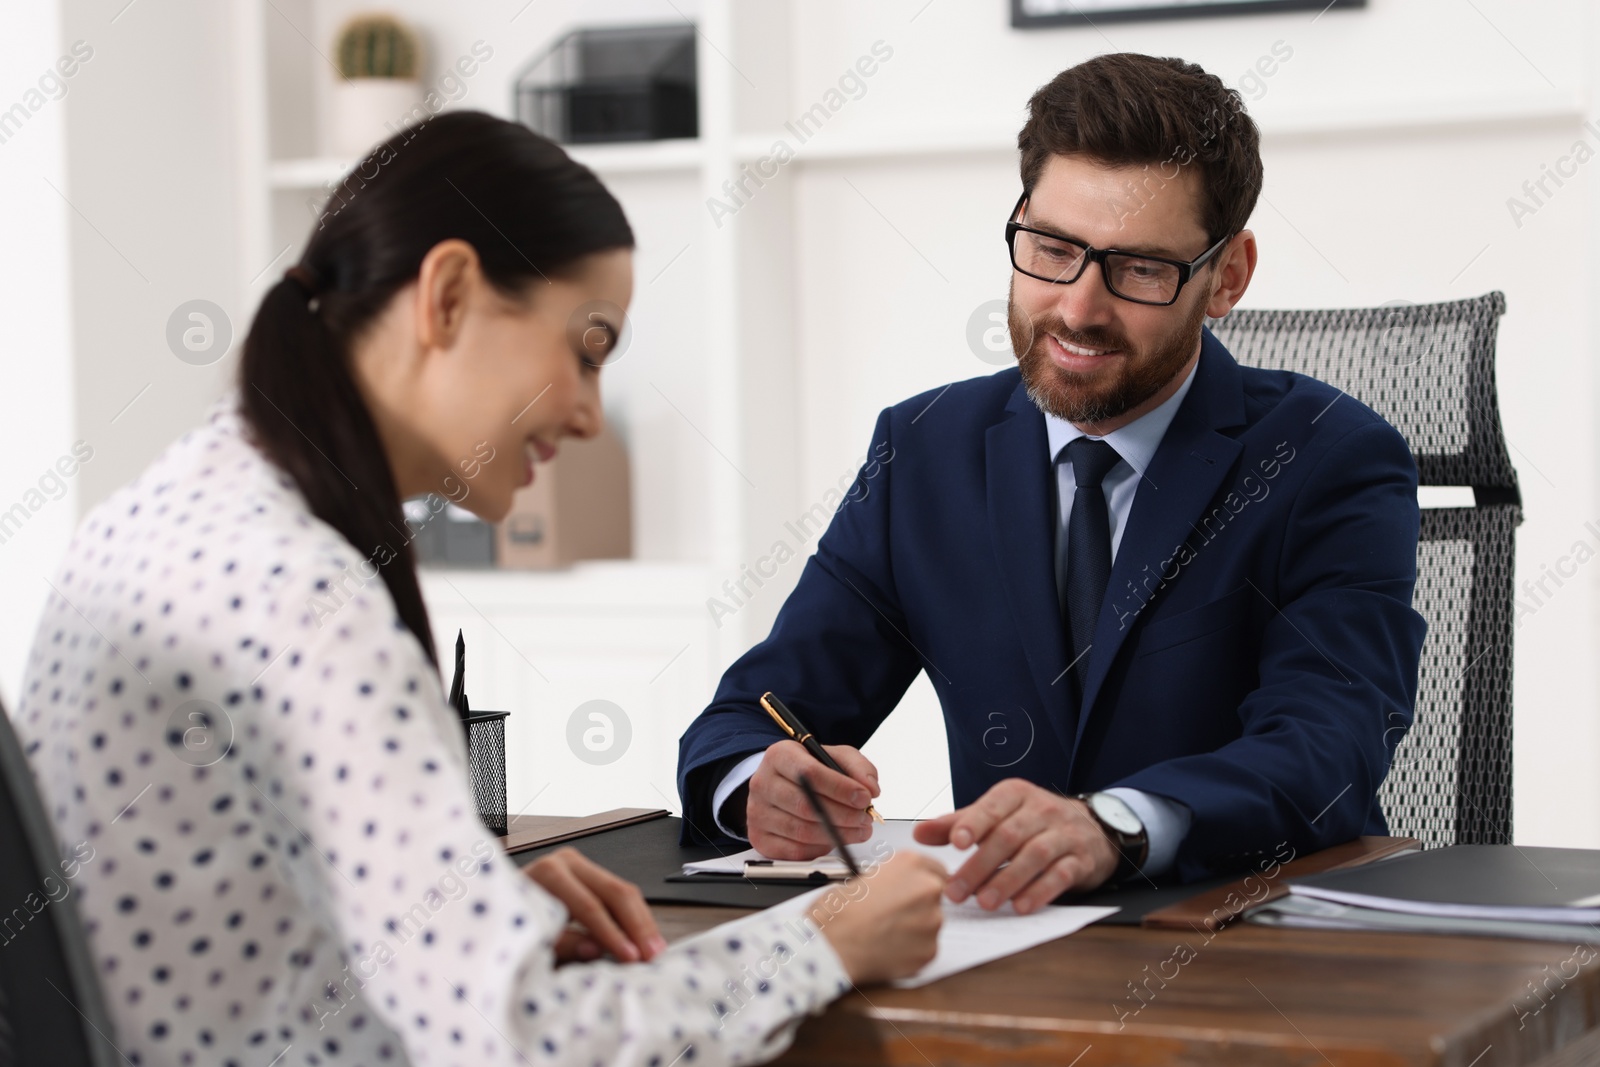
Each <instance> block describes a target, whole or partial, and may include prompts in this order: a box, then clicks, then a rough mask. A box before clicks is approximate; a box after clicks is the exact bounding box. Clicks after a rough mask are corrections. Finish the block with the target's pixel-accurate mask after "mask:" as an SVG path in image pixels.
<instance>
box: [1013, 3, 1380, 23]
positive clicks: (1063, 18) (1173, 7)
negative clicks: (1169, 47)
mask: <svg viewBox="0 0 1600 1067" xmlns="http://www.w3.org/2000/svg"><path fill="white" fill-rule="evenodd" d="M1059 2H1060V3H1062V4H1063V5H1064V6H1065V7H1066V8H1067V10H1065V11H1056V12H1051V13H1049V14H1033V13H1029V12H1027V11H1025V10H1024V7H1025V6H1027V0H1011V28H1012V29H1015V30H1039V29H1049V28H1052V27H1059V26H1090V25H1094V24H1096V23H1101V22H1135V21H1144V20H1148V19H1183V18H1210V17H1212V16H1214V15H1265V14H1269V13H1272V12H1278V11H1319V10H1320V11H1325V10H1329V9H1340V10H1344V9H1351V8H1363V7H1366V6H1367V0H1331V2H1330V0H1195V2H1191V3H1187V4H1163V5H1161V6H1149V5H1138V4H1135V3H1134V0H1059ZM1089 4H1094V5H1098V4H1106V5H1107V6H1105V7H1098V6H1095V7H1092V8H1091V9H1090V10H1083V8H1084V7H1085V6H1086V5H1089ZM1119 4H1120V5H1127V6H1118V5H1119Z"/></svg>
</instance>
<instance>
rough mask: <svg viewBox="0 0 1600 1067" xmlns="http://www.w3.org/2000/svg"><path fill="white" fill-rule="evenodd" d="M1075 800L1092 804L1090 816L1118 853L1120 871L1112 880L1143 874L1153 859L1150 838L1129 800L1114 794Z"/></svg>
mask: <svg viewBox="0 0 1600 1067" xmlns="http://www.w3.org/2000/svg"><path fill="white" fill-rule="evenodd" d="M1072 799H1074V800H1081V801H1083V802H1084V804H1086V805H1088V808H1089V814H1090V815H1093V816H1094V819H1095V822H1097V823H1099V824H1100V829H1102V830H1104V831H1105V834H1106V837H1107V838H1109V839H1110V840H1111V844H1112V845H1113V846H1115V848H1116V850H1117V855H1118V857H1119V859H1118V861H1117V869H1116V871H1115V872H1114V873H1113V874H1112V875H1111V879H1110V880H1111V881H1113V882H1123V881H1126V880H1127V879H1129V878H1131V877H1133V876H1134V875H1135V874H1137V873H1139V869H1140V868H1142V867H1143V866H1144V863H1145V860H1147V859H1149V858H1150V835H1149V833H1147V832H1146V831H1145V828H1144V823H1142V822H1140V821H1139V816H1138V815H1136V814H1135V813H1134V810H1133V809H1132V808H1131V807H1129V806H1128V803H1127V801H1125V800H1123V799H1122V798H1121V797H1117V796H1113V795H1111V794H1110V793H1079V794H1078V795H1076V796H1074V797H1073V798H1072Z"/></svg>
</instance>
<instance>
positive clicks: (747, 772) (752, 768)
mask: <svg viewBox="0 0 1600 1067" xmlns="http://www.w3.org/2000/svg"><path fill="white" fill-rule="evenodd" d="M765 755H766V752H765V751H764V750H763V751H761V752H752V753H751V754H750V755H748V756H746V757H745V758H744V759H742V760H740V761H739V762H738V763H736V764H734V765H733V770H731V771H729V772H728V773H727V774H726V775H724V776H723V779H722V782H721V783H720V784H719V785H718V786H717V790H716V792H714V793H712V794H711V821H712V822H714V823H716V824H717V829H718V830H721V831H722V832H723V833H725V834H727V835H728V836H729V837H736V838H738V839H739V840H740V841H748V840H750V839H749V838H748V837H746V836H745V835H744V834H741V833H736V832H735V831H733V830H730V829H728V828H727V827H726V826H724V825H723V823H722V805H724V804H726V803H727V802H728V798H729V797H731V796H732V795H733V792H734V790H736V789H738V788H739V787H740V786H741V785H744V784H745V783H746V782H748V781H749V780H750V779H751V778H753V777H755V773H756V768H757V767H759V766H761V757H763V756H765ZM1124 792H1128V793H1134V792H1138V790H1134V789H1128V790H1124ZM1130 803H1131V802H1130ZM1135 810H1138V809H1135ZM1184 816H1185V819H1187V816H1188V810H1187V809H1185V811H1184ZM1187 825H1188V824H1187V822H1185V826H1187ZM1174 848H1176V846H1174Z"/></svg>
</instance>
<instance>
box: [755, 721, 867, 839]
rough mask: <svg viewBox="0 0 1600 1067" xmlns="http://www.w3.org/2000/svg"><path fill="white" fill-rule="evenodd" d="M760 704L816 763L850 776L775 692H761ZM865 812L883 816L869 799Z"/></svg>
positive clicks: (847, 776)
mask: <svg viewBox="0 0 1600 1067" xmlns="http://www.w3.org/2000/svg"><path fill="white" fill-rule="evenodd" d="M761 706H762V707H763V708H765V709H766V712H767V714H768V715H771V716H772V720H773V721H774V722H776V723H777V724H778V725H779V726H781V727H783V732H784V733H786V734H788V735H789V736H790V737H792V738H794V739H795V740H796V741H798V742H800V743H801V744H802V745H804V746H805V750H806V751H807V752H809V753H811V755H812V757H813V758H814V759H815V760H816V761H817V762H818V763H820V764H822V765H823V766H824V767H826V768H828V769H829V770H831V771H838V772H839V773H840V774H842V775H844V776H845V777H846V778H849V777H850V772H849V771H847V770H845V769H844V768H843V767H841V766H839V764H838V763H836V762H835V761H834V758H833V757H832V756H830V755H828V753H827V750H826V749H824V748H823V747H822V742H820V741H818V740H817V739H816V737H815V735H813V734H812V733H811V731H810V730H808V729H806V727H805V724H804V723H802V722H801V721H800V720H799V719H798V718H796V717H795V714H794V712H792V711H790V710H789V708H788V706H787V705H786V704H784V702H783V701H781V700H779V699H778V697H777V695H776V694H774V693H762V694H761ZM867 814H868V815H870V816H872V818H873V819H874V820H875V821H877V822H882V821H883V816H882V815H879V814H878V809H877V808H875V807H873V806H872V801H871V800H868V801H867Z"/></svg>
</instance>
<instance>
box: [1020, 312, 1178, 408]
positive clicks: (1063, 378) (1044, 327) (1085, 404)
mask: <svg viewBox="0 0 1600 1067" xmlns="http://www.w3.org/2000/svg"><path fill="white" fill-rule="evenodd" d="M1205 317H1206V305H1205V301H1203V300H1201V301H1197V302H1196V303H1195V306H1194V310H1193V311H1192V312H1190V313H1189V316H1188V318H1187V319H1186V320H1185V321H1183V322H1182V323H1180V324H1179V325H1178V326H1177V328H1176V329H1174V330H1173V332H1172V333H1171V334H1170V335H1169V336H1168V337H1167V338H1166V339H1165V340H1163V341H1161V342H1160V343H1158V344H1157V345H1156V347H1155V348H1154V349H1153V350H1151V351H1149V352H1135V351H1134V349H1133V348H1132V347H1131V346H1130V345H1129V344H1128V341H1127V339H1126V338H1123V337H1119V336H1117V335H1116V334H1114V333H1111V332H1110V331H1108V330H1103V329H1099V328H1096V329H1093V330H1089V331H1084V332H1080V331H1078V330H1070V329H1068V328H1067V325H1066V323H1064V322H1062V321H1061V318H1060V316H1058V315H1055V314H1053V313H1052V314H1051V315H1049V316H1047V317H1045V318H1041V319H1038V320H1034V321H1030V320H1028V319H1027V318H1025V317H1023V315H1022V312H1020V311H1019V310H1018V309H1017V302H1016V297H1015V293H1013V294H1012V298H1011V300H1010V303H1009V308H1008V310H1007V314H1006V324H1007V327H1008V328H1009V330H1010V332H1011V350H1012V351H1013V352H1016V353H1018V358H1017V365H1018V367H1019V368H1020V369H1021V371H1022V381H1023V384H1024V385H1026V386H1027V389H1028V399H1029V400H1032V401H1033V403H1034V406H1036V407H1037V408H1038V409H1039V410H1040V411H1042V412H1044V413H1045V414H1046V415H1054V416H1056V417H1057V418H1060V419H1065V420H1067V421H1068V422H1071V423H1079V424H1083V425H1087V426H1093V425H1096V424H1097V423H1103V422H1107V421H1109V420H1111V419H1114V418H1116V417H1117V416H1119V415H1122V414H1123V413H1125V412H1127V411H1130V410H1132V409H1133V408H1136V407H1138V406H1139V405H1140V404H1142V403H1144V402H1145V401H1146V400H1149V399H1150V398H1151V397H1152V396H1154V395H1155V394H1156V393H1158V392H1160V391H1161V387H1162V386H1164V385H1166V384H1167V383H1168V382H1170V381H1172V379H1173V378H1174V377H1176V376H1177V374H1178V372H1179V371H1180V370H1182V369H1183V367H1184V365H1185V364H1186V363H1188V362H1189V358H1190V357H1191V356H1193V355H1194V350H1195V345H1196V344H1197V343H1198V342H1199V340H1200V327H1201V324H1202V323H1203V322H1204V321H1205ZM1047 334H1054V335H1055V336H1056V337H1057V338H1059V339H1061V340H1063V341H1067V342H1069V343H1071V344H1075V345H1079V346H1081V347H1083V348H1093V349H1099V350H1102V351H1106V350H1113V349H1114V350H1115V351H1117V352H1119V353H1121V354H1120V355H1117V356H1111V357H1109V358H1111V359H1115V360H1118V361H1119V362H1120V363H1121V364H1122V369H1121V373H1119V374H1117V375H1116V376H1115V377H1113V378H1110V379H1109V380H1104V379H1105V378H1106V376H1105V374H1104V373H1103V372H1102V373H1100V374H1080V373H1078V372H1076V371H1069V370H1063V369H1062V368H1060V367H1058V366H1056V364H1055V362H1054V361H1053V360H1051V358H1050V353H1049V352H1048V351H1047V350H1046V348H1045V346H1046V345H1047V344H1048V343H1049V342H1048V340H1047V338H1046V335H1047Z"/></svg>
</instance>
